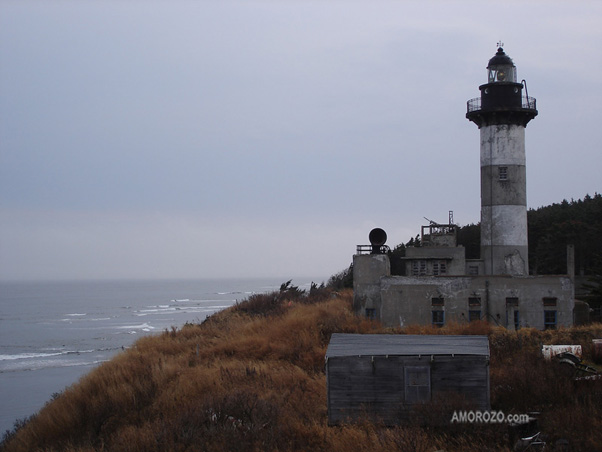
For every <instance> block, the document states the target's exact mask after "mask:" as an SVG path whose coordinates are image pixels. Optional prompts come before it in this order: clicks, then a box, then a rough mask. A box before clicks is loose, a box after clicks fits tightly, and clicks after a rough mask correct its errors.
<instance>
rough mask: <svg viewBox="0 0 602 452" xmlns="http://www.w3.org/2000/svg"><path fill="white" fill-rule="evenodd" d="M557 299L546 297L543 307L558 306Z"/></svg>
mask: <svg viewBox="0 0 602 452" xmlns="http://www.w3.org/2000/svg"><path fill="white" fill-rule="evenodd" d="M556 300H557V298H556V297H544V298H543V305H544V306H556Z"/></svg>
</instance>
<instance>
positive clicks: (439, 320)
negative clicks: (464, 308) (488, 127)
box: [432, 311, 445, 328]
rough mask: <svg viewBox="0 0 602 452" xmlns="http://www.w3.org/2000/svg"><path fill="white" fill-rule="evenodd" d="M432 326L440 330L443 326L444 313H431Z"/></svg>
mask: <svg viewBox="0 0 602 452" xmlns="http://www.w3.org/2000/svg"><path fill="white" fill-rule="evenodd" d="M432 316H433V317H432V319H433V322H432V323H433V326H436V327H438V328H441V327H442V326H443V325H445V311H432Z"/></svg>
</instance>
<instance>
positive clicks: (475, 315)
mask: <svg viewBox="0 0 602 452" xmlns="http://www.w3.org/2000/svg"><path fill="white" fill-rule="evenodd" d="M475 320H481V311H476V310H471V311H468V321H469V322H474V321H475Z"/></svg>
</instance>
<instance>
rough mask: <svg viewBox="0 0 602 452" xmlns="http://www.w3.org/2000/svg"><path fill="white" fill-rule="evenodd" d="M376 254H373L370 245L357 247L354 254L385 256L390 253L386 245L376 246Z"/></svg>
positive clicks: (373, 251)
mask: <svg viewBox="0 0 602 452" xmlns="http://www.w3.org/2000/svg"><path fill="white" fill-rule="evenodd" d="M377 250H378V251H377V252H375V250H374V248H373V246H372V245H357V249H356V254H387V253H388V252H389V251H391V248H389V247H388V246H387V245H381V246H377Z"/></svg>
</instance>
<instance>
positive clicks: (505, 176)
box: [466, 43, 537, 275]
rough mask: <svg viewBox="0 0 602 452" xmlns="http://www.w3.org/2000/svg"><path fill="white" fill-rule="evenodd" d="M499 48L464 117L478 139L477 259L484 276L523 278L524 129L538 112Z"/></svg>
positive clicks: (525, 272)
mask: <svg viewBox="0 0 602 452" xmlns="http://www.w3.org/2000/svg"><path fill="white" fill-rule="evenodd" d="M501 45H502V44H501V43H500V44H499V48H498V50H497V53H496V54H495V56H494V57H493V58H491V59H490V60H489V64H488V65H487V74H488V83H486V84H484V85H481V86H479V90H480V91H481V97H477V98H475V99H471V100H469V101H468V108H467V113H466V117H467V118H468V119H469V120H470V121H472V122H474V123H475V124H476V125H477V126H478V127H479V130H480V133H481V259H482V260H483V261H484V269H485V274H487V275H528V274H529V257H528V239H527V180H526V166H525V165H526V161H525V127H527V123H528V122H529V121H530V120H531V119H533V118H534V117H535V116H537V109H536V104H535V99H533V98H531V97H528V96H526V95H525V96H523V92H522V91H523V87H524V88H525V94H526V83H525V82H524V80H523V82H522V83H518V82H517V75H516V66H514V63H513V62H512V59H511V58H510V57H509V56H508V55H506V54H505V53H504V50H503V49H502V47H501Z"/></svg>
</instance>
